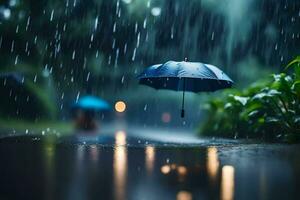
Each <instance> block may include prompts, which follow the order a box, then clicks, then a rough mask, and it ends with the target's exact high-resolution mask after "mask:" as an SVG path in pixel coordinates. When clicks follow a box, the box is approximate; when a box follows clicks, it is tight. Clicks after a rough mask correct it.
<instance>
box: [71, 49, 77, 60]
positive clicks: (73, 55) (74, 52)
mask: <svg viewBox="0 0 300 200" xmlns="http://www.w3.org/2000/svg"><path fill="white" fill-rule="evenodd" d="M75 56H76V51H75V50H74V51H73V54H72V60H74V59H75Z"/></svg>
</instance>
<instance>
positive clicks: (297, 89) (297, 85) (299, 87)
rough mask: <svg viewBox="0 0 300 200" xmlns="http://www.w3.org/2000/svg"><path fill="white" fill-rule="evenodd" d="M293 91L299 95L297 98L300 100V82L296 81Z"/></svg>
mask: <svg viewBox="0 0 300 200" xmlns="http://www.w3.org/2000/svg"><path fill="white" fill-rule="evenodd" d="M292 90H293V91H294V92H295V93H296V94H297V96H298V97H299V98H300V81H296V82H295V83H294V84H293V85H292Z"/></svg>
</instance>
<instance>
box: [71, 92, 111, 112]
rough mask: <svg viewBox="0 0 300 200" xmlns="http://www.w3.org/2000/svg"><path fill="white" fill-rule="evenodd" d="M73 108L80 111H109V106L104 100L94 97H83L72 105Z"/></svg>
mask: <svg viewBox="0 0 300 200" xmlns="http://www.w3.org/2000/svg"><path fill="white" fill-rule="evenodd" d="M73 107H74V108H78V109H82V110H94V111H101V110H109V109H110V105H109V103H107V102H106V101H105V100H103V99H101V98H99V97H96V96H91V95H89V96H84V97H82V98H80V99H79V100H78V101H77V102H76V103H75V104H74V105H73Z"/></svg>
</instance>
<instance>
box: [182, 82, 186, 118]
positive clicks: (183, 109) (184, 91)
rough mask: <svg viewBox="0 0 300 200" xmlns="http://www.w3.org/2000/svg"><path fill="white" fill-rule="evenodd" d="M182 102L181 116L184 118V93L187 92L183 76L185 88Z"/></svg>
mask: <svg viewBox="0 0 300 200" xmlns="http://www.w3.org/2000/svg"><path fill="white" fill-rule="evenodd" d="M182 91H183V92H182V104H181V118H184V113H185V112H184V94H185V78H183V90H182Z"/></svg>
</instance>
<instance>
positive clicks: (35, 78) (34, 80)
mask: <svg viewBox="0 0 300 200" xmlns="http://www.w3.org/2000/svg"><path fill="white" fill-rule="evenodd" d="M36 80H37V75H35V76H34V78H33V82H34V83H36Z"/></svg>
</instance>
